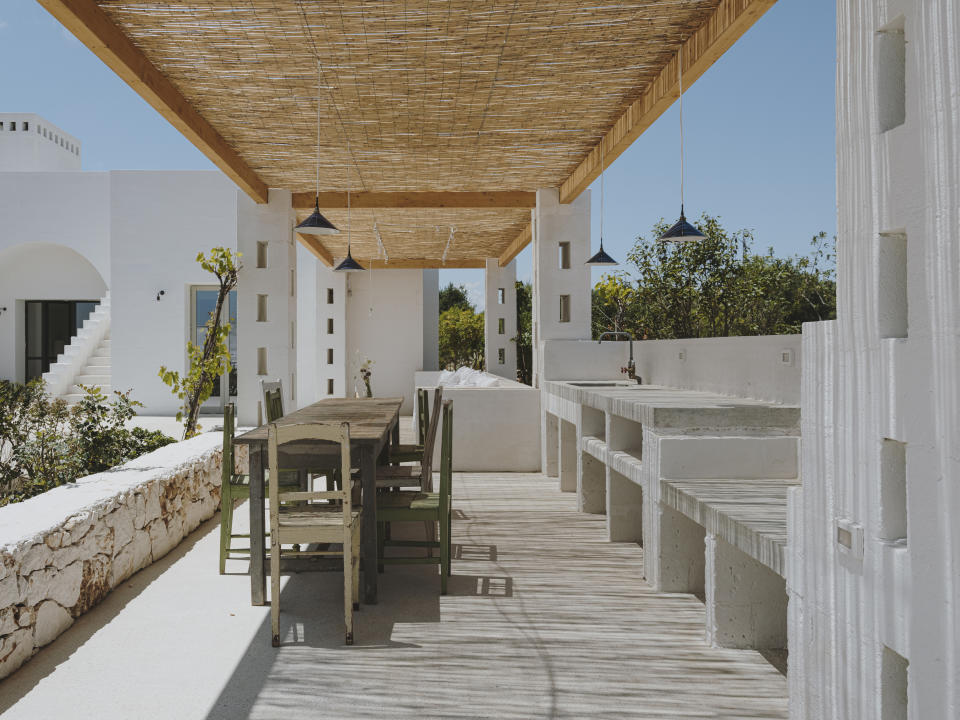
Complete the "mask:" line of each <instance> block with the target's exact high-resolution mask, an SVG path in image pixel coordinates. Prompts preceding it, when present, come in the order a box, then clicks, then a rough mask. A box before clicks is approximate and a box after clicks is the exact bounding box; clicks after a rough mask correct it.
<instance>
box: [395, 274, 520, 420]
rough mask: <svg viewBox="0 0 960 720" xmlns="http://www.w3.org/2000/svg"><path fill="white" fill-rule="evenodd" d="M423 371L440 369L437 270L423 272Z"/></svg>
mask: <svg viewBox="0 0 960 720" xmlns="http://www.w3.org/2000/svg"><path fill="white" fill-rule="evenodd" d="M421 369H423V370H439V369H440V271H439V270H436V269H432V270H424V271H423V364H422V365H421ZM512 379H513V378H511V380H512ZM414 402H416V398H414Z"/></svg>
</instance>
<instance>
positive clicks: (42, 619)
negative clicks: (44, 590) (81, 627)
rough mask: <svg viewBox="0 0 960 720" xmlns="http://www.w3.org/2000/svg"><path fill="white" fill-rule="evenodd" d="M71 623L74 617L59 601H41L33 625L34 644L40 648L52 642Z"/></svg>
mask: <svg viewBox="0 0 960 720" xmlns="http://www.w3.org/2000/svg"><path fill="white" fill-rule="evenodd" d="M71 625H73V617H72V616H71V615H70V613H68V612H67V611H66V610H64V609H63V608H62V607H60V606H59V605H58V604H57V603H55V602H53V601H52V600H47V601H46V602H44V603H41V604H40V606H39V607H38V608H37V619H36V623H35V625H34V627H33V644H34V646H35V647H38V648H39V647H43V646H44V645H48V644H50V643H51V642H53V641H54V640H55V639H56V638H57V636H58V635H60V634H61V633H62V632H63V631H64V630H66V629H67V628H68V627H70V626H71Z"/></svg>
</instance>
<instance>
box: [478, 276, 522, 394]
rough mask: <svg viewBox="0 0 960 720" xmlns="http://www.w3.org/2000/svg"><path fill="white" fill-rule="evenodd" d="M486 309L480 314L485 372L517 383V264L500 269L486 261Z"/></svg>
mask: <svg viewBox="0 0 960 720" xmlns="http://www.w3.org/2000/svg"><path fill="white" fill-rule="evenodd" d="M483 278H484V285H485V289H486V307H485V310H484V314H483V330H484V357H485V358H486V362H487V372H488V373H491V374H493V375H499V376H500V377H505V378H507V379H509V380H516V379H517V343H516V340H514V338H516V336H517V285H516V282H517V263H516V261H515V260H511V261H510V262H509V263H508V264H507V265H506V266H505V267H500V261H499V260H498V259H497V258H487V267H486V270H485V271H484V275H483Z"/></svg>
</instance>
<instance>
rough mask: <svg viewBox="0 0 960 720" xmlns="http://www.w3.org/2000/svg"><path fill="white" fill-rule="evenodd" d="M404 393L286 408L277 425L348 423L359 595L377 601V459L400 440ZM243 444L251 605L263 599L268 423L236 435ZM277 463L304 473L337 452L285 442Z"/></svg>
mask: <svg viewBox="0 0 960 720" xmlns="http://www.w3.org/2000/svg"><path fill="white" fill-rule="evenodd" d="M402 404H403V398H399V397H396V398H357V399H352V398H330V399H328V400H321V401H319V402H315V403H313V404H312V405H308V406H306V407H303V408H300V409H299V410H296V411H294V412H291V413H288V414H286V415H284V416H283V417H281V418H280V419H279V420H277V421H276V423H277V425H296V424H302V423H308V424H309V423H341V422H346V423H349V424H350V449H351V457H352V460H351V464H352V465H353V466H354V468H356V467H359V468H360V484H361V503H362V505H363V512H362V518H363V520H362V527H361V531H360V532H361V539H360V557H361V560H362V562H363V568H364V572H363V584H362V586H361V588H362V600H363V602H364V603H367V604H372V603H376V602H377V503H376V493H377V459H378V457H379V456H380V454H381V453H382V452H384V450H385V449H386V448H387V447H388V446H389V444H390V443H393V444H397V443H398V442H399V440H400V424H399V421H400V406H401V405H402ZM234 444H236V445H247V446H248V447H249V453H250V599H251V602H252V604H254V605H265V604H266V601H267V597H266V595H267V571H268V569H269V568H268V564H267V562H266V539H265V536H266V528H265V526H264V510H265V497H264V495H265V483H264V468H265V466H266V465H267V426H266V425H261V426H260V427H258V428H256V429H255V430H250V431H249V432H246V433H244V434H243V435H240V436H238V437H237V438H235V439H234ZM283 450H284V454H285V456H284V458H283V459H282V461H281V466H282V467H284V468H285V469H286V468H291V469H297V470H299V471H300V472H301V473H306V471H307V470H308V469H310V468H318V467H324V466H328V465H329V464H330V462H331V460H332V459H333V458H335V457H336V456H337V454H338V453H339V449H334V448H332V447H331V446H329V445H326V444H321V443H310V444H305V445H302V446H299V447H296V446H295V447H289V446H284V448H283Z"/></svg>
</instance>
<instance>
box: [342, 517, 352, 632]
mask: <svg viewBox="0 0 960 720" xmlns="http://www.w3.org/2000/svg"><path fill="white" fill-rule="evenodd" d="M343 539H344V543H343V624H344V627H345V629H346V638H345V641H346V644H347V645H353V568H352V567H351V565H352V564H353V555H354V552H353V528H351V527H345V528H344V529H343ZM348 563H349V564H348Z"/></svg>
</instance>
